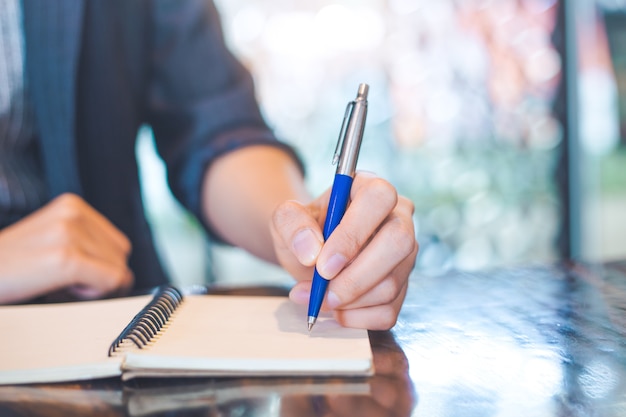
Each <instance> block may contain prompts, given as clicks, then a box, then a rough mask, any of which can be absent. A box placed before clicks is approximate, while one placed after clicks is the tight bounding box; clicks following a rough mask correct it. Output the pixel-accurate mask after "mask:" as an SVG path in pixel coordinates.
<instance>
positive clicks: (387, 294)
mask: <svg viewBox="0 0 626 417" xmlns="http://www.w3.org/2000/svg"><path fill="white" fill-rule="evenodd" d="M400 290H401V287H400V285H398V282H397V281H396V280H395V279H391V278H390V279H386V280H385V281H383V283H382V284H381V285H380V288H379V292H380V294H379V301H380V302H381V303H382V304H390V303H392V302H393V301H394V300H395V299H396V298H398V294H399V293H400Z"/></svg>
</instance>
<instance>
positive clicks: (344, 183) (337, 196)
mask: <svg viewBox="0 0 626 417" xmlns="http://www.w3.org/2000/svg"><path fill="white" fill-rule="evenodd" d="M352 181H353V179H352V177H351V176H350V175H343V174H335V180H334V181H333V189H332V190H331V192H330V201H329V202H328V211H327V212H326V220H325V221H324V240H326V239H328V237H329V236H330V234H331V233H332V232H333V231H334V230H335V228H336V227H337V225H338V224H339V222H340V221H341V219H342V218H343V214H344V213H345V211H346V207H348V200H349V199H350V189H351V188H352Z"/></svg>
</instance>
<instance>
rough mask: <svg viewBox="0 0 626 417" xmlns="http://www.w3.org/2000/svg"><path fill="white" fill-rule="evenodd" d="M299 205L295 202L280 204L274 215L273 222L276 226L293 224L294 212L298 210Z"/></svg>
mask: <svg viewBox="0 0 626 417" xmlns="http://www.w3.org/2000/svg"><path fill="white" fill-rule="evenodd" d="M298 208H299V207H298V203H297V202H295V201H285V202H283V203H281V204H279V205H278V206H277V207H276V208H275V209H274V212H273V213H272V221H273V222H274V224H277V225H283V224H286V223H289V222H291V219H293V217H294V212H295V211H296V210H298Z"/></svg>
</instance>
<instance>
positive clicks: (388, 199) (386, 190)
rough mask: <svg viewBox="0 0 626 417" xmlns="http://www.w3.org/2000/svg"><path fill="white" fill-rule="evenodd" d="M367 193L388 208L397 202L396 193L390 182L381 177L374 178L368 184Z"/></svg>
mask: <svg viewBox="0 0 626 417" xmlns="http://www.w3.org/2000/svg"><path fill="white" fill-rule="evenodd" d="M368 192H369V193H371V195H372V196H373V198H375V199H376V201H377V202H378V204H381V205H383V206H385V207H388V208H389V209H391V208H393V207H395V205H396V204H397V203H398V194H397V192H396V189H395V187H394V186H393V185H391V183H390V182H389V181H387V180H385V179H383V178H374V179H372V181H371V184H370V186H369V191H368Z"/></svg>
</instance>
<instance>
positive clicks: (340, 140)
mask: <svg viewBox="0 0 626 417" xmlns="http://www.w3.org/2000/svg"><path fill="white" fill-rule="evenodd" d="M354 105H355V102H354V101H351V102H349V103H348V105H347V106H346V112H345V113H344V115H343V121H342V122H341V130H340V131H339V138H338V139H337V146H336V147H335V152H334V154H333V165H336V164H337V162H339V158H341V150H342V148H343V141H344V139H345V137H346V128H347V123H346V121H347V120H348V118H349V116H350V114H351V113H352V109H353V108H354Z"/></svg>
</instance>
